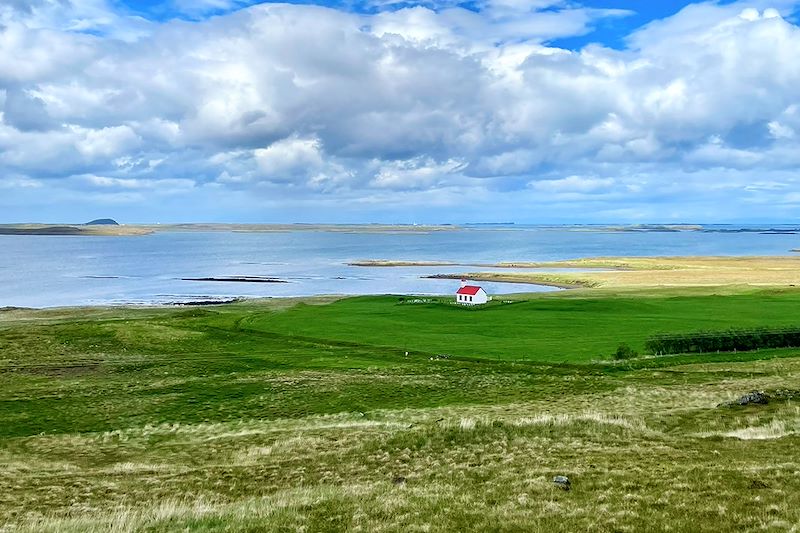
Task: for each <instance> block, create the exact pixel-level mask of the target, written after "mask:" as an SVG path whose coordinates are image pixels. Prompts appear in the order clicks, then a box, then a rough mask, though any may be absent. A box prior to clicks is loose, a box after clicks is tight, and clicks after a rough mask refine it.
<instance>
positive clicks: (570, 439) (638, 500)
mask: <svg viewBox="0 0 800 533" xmlns="http://www.w3.org/2000/svg"><path fill="white" fill-rule="evenodd" d="M798 308H800V292H795V291H771V292H764V291H760V292H749V293H742V294H731V295H726V296H713V295H711V296H710V295H698V294H694V295H693V294H691V293H651V294H648V295H647V297H641V298H633V297H630V296H624V295H623V296H609V295H605V296H596V297H578V296H575V295H570V296H560V297H537V298H534V299H531V300H526V301H519V302H515V303H508V304H504V303H501V302H495V303H494V304H493V305H490V306H487V307H486V308H484V309H480V310H469V309H461V308H455V307H452V306H450V305H447V304H444V303H438V302H435V301H434V302H427V303H417V302H415V300H413V299H412V300H404V301H403V302H400V301H399V300H398V299H397V298H388V297H374V298H352V299H344V300H335V299H328V300H326V299H316V300H306V301H304V302H301V303H298V302H294V301H287V300H283V301H275V302H264V303H243V304H235V305H228V306H220V307H213V308H202V309H200V308H197V309H194V308H190V309H120V308H118V309H82V310H49V311H23V310H7V311H0V530H2V531H37V532H38V531H108V530H116V531H129V530H144V531H164V530H186V529H190V530H201V531H226V530H228V531H263V530H288V531H295V530H305V531H337V530H357V531H358V530H360V531H455V530H481V531H582V530H597V531H643V530H647V531H658V530H672V531H746V530H752V531H757V530H769V531H791V530H796V529H797V527H798V526H800V464H798V463H799V462H800V454H798V451H797V449H798V444H800V436H799V435H800V403H798V402H799V401H800V400H798V396H797V394H798V393H797V390H798V389H800V381H799V380H800V350H794V349H786V350H770V351H760V352H753V353H738V354H724V353H723V354H714V355H711V356H673V357H668V358H659V359H647V358H644V359H640V360H635V361H632V362H626V363H614V362H612V361H609V360H608V359H604V358H605V357H606V356H607V355H608V354H609V353H610V352H611V351H612V350H613V348H614V347H616V345H617V344H618V343H619V342H628V343H629V344H631V345H632V346H634V347H639V346H640V343H641V342H643V339H644V338H645V337H646V336H647V334H649V333H650V332H666V331H675V332H678V331H694V330H697V329H707V328H710V327H714V326H715V325H720V326H725V327H727V326H732V325H742V326H774V325H776V324H797V321H795V318H794V317H795V316H797V313H796V311H795V310H796V309H798ZM406 351H408V352H409V353H408V355H406V354H405V352H406ZM444 354H447V355H446V356H445V355H444ZM754 389H760V390H766V391H768V392H775V391H779V390H780V391H782V392H781V393H780V395H779V396H780V399H778V400H775V401H772V402H771V403H770V404H768V405H765V406H745V407H718V404H720V403H722V402H726V401H730V400H733V399H735V398H737V397H738V396H740V395H742V394H744V393H745V392H748V391H750V390H754ZM560 474H563V475H567V476H569V477H570V479H571V480H572V483H573V490H571V491H569V492H564V491H561V490H560V489H558V488H557V487H556V486H554V485H553V483H552V482H551V480H552V478H553V476H555V475H560Z"/></svg>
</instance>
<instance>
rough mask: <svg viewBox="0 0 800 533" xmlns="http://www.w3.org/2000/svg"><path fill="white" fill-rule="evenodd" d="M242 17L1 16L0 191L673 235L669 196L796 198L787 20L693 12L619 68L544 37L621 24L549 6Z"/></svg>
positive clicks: (11, 5)
mask: <svg viewBox="0 0 800 533" xmlns="http://www.w3.org/2000/svg"><path fill="white" fill-rule="evenodd" d="M242 5H244V2H238V1H236V0H206V1H204V2H201V3H198V2H191V3H185V2H182V0H175V1H174V2H173V4H172V6H173V7H174V8H177V9H180V10H183V11H184V12H189V11H191V10H195V11H194V12H193V14H194V15H197V16H200V15H201V14H202V13H207V12H220V11H228V10H234V11H233V12H231V13H228V14H225V15H222V16H215V17H213V18H206V19H202V20H196V21H186V20H168V21H163V22H155V21H146V20H144V19H141V18H139V17H136V16H132V15H130V14H127V13H125V12H123V11H121V10H120V9H119V7H118V5H117V4H114V3H111V2H108V1H106V0H69V1H67V0H36V1H33V2H16V1H14V2H6V3H4V4H3V5H2V6H0V50H2V51H3V52H2V53H0V110H2V115H0V176H6V177H0V182H2V183H3V187H4V190H11V191H13V190H17V189H18V190H20V191H22V190H23V189H25V191H28V192H25V193H24V194H23V193H20V196H19V198H20V199H21V201H29V200H28V198H29V196H28V193H29V191H31V190H33V189H34V188H35V189H36V190H37V191H38V192H39V193H40V194H47V193H48V191H54V192H53V194H56V191H61V192H59V193H58V194H62V193H63V191H72V192H75V193H80V191H81V190H83V188H86V187H89V188H91V190H93V191H99V192H98V194H105V193H104V192H103V191H111V190H115V191H123V192H124V191H128V192H127V193H125V194H123V193H119V194H118V195H117V196H115V197H114V198H116V200H115V201H120V202H124V201H126V199H127V201H130V202H131V205H133V204H134V203H135V202H139V201H141V202H142V204H147V203H148V202H147V201H146V199H147V198H148V197H149V195H156V192H157V190H158V188H159V186H162V187H163V188H164V190H170V191H176V190H181V191H184V192H185V193H186V194H189V195H208V197H209V198H211V197H214V198H217V202H218V203H220V204H223V203H224V202H223V201H222V200H219V199H222V198H228V199H231V202H233V200H232V199H234V198H235V199H236V201H243V202H244V203H245V204H247V205H249V206H250V207H249V208H248V209H252V210H253V212H258V206H259V205H263V206H265V209H267V208H269V209H273V208H274V207H275V204H274V203H271V202H274V201H275V199H276V198H283V199H284V202H285V203H286V204H287V205H289V204H292V203H293V202H294V205H298V206H301V205H302V206H309V205H314V206H315V207H314V213H315V215H318V214H319V213H324V212H326V211H325V210H324V209H322V210H321V209H320V208H319V206H320V205H327V206H328V208H327V209H328V210H329V211H327V212H334V211H336V210H337V209H338V208H339V207H340V206H341V205H342V202H351V204H349V205H354V206H355V207H354V209H358V205H363V204H365V203H375V202H381V201H385V202H387V203H388V204H389V206H388V208H389V209H401V208H402V206H401V205H398V202H404V201H407V202H413V201H418V200H419V198H420V197H421V196H419V195H423V194H424V195H425V198H426V201H427V202H431V198H433V197H437V195H438V198H440V199H442V203H443V204H445V205H448V202H450V201H451V200H452V201H454V202H457V201H458V198H463V196H462V195H463V194H464V193H465V192H468V191H471V192H475V193H478V194H483V195H486V196H487V197H492V198H495V199H497V201H499V202H501V203H502V202H507V203H508V205H510V206H517V207H518V209H517V210H516V212H518V213H520V217H522V218H523V219H530V218H531V217H532V216H534V215H530V216H529V215H528V214H527V213H526V211H525V209H526V208H527V207H528V206H530V205H534V204H535V205H541V206H544V207H543V208H542V209H536V210H535V212H536V213H537V215H536V216H540V215H539V214H541V213H543V212H544V213H548V212H549V213H552V216H556V215H558V216H561V215H562V214H564V213H568V212H570V205H571V206H572V208H573V210H574V217H575V218H576V219H577V218H585V217H589V216H591V217H593V218H603V217H608V216H625V217H638V216H646V215H648V213H649V211H648V209H647V208H646V207H643V206H647V205H649V203H658V204H667V205H670V204H674V206H675V207H674V210H673V212H674V213H676V216H677V214H680V215H681V216H684V214H685V213H684V211H685V208H686V203H685V201H684V198H685V196H686V195H688V194H691V195H694V196H695V197H699V198H701V199H702V198H705V199H706V200H705V204H703V203H702V202H701V203H700V204H695V205H694V207H693V208H694V209H696V210H702V209H706V208H708V206H711V205H714V204H716V203H718V202H720V201H731V200H733V201H734V202H739V203H741V204H742V205H745V204H746V205H750V206H752V205H759V204H760V203H762V202H761V200H763V199H765V198H773V197H777V196H778V195H781V194H784V193H785V192H786V189H787V187H791V186H793V185H794V181H793V180H791V179H790V177H791V174H790V170H791V169H792V168H793V167H794V166H796V165H797V164H798V163H800V155H798V154H800V151H798V150H797V148H798V146H797V143H798V136H797V134H796V132H798V131H800V129H798V128H800V112H798V109H800V97H799V96H798V93H797V90H796V87H798V86H800V63H798V62H797V61H796V60H795V58H796V57H798V55H800V28H798V26H797V25H795V24H794V23H793V22H791V19H790V18H788V16H789V15H790V14H791V12H792V11H793V9H794V8H795V7H796V2H793V1H788V0H776V1H773V2H761V1H747V2H744V1H743V2H734V3H726V4H720V3H717V2H701V3H697V4H692V5H689V6H687V7H686V8H684V9H683V10H682V11H681V12H679V13H677V14H676V15H674V16H673V17H670V18H668V19H665V20H661V21H656V22H653V23H651V24H649V25H647V26H645V27H643V28H641V29H639V30H637V31H635V32H633V33H632V34H631V35H630V36H628V38H627V46H626V47H625V48H624V49H612V48H608V47H605V46H603V45H601V44H593V45H587V46H585V47H582V48H580V49H577V50H568V49H562V48H558V47H556V46H554V45H553V44H552V42H553V40H554V39H558V38H561V37H570V36H577V35H583V34H586V33H587V32H590V31H591V28H592V27H593V26H594V25H596V24H598V23H599V22H600V21H602V20H604V19H608V18H609V17H612V18H619V17H625V16H626V15H627V14H628V13H627V12H625V11H623V10H612V9H608V10H597V9H589V8H586V7H582V6H581V5H579V4H577V3H573V2H569V3H566V2H558V1H552V0H550V1H549V0H536V1H527V2H519V1H516V0H487V1H485V2H479V3H477V4H476V5H475V7H474V8H473V9H465V8H464V7H461V6H459V5H458V4H456V3H452V4H448V3H446V2H436V3H428V4H426V3H420V4H418V5H414V6H412V7H409V6H408V4H406V3H402V4H397V5H394V4H392V3H391V2H388V3H386V2H384V3H379V2H376V3H372V6H373V9H374V12H372V11H371V12H370V13H369V14H365V13H357V12H350V11H346V10H342V9H333V8H326V7H321V6H315V5H289V4H261V5H255V6H252V7H246V8H244V7H243V8H240V7H241V6H242ZM752 183H762V184H763V183H769V184H771V185H770V186H768V187H766V186H751V187H750V188H749V189H748V185H749V184H752ZM30 184H37V185H39V184H43V185H42V186H41V187H38V186H37V187H32V186H30ZM190 184H191V186H189V185H190ZM386 191H392V192H393V194H391V195H388V196H387V195H386ZM242 192H249V194H247V195H246V196H244V197H242V196H239V195H240V194H241V193H242ZM401 192H407V193H408V194H407V195H400V194H398V193H401ZM64 194H66V193H64ZM115 194H116V193H115ZM698 195H699V196H698ZM198 198H199V196H198ZM754 198H757V199H758V201H754ZM22 199H24V200H22ZM584 201H591V202H593V203H592V204H591V206H589V207H590V210H589V211H587V209H588V207H587V205H585V204H582V203H580V202H584ZM352 202H356V203H352ZM548 202H551V203H552V205H550V206H549V205H548ZM558 202H567V203H558ZM569 202H573V203H572V204H570V203H569ZM598 202H599V203H598ZM602 202H605V203H602ZM682 202H683V203H682ZM234 204H235V202H234V203H231V204H228V205H229V206H232V205H234ZM189 205H191V204H189ZM194 205H198V206H199V205H207V203H203V202H199V201H198V202H197V203H196V204H194ZM703 205H705V206H706V207H702V206H703ZM151 207H152V206H150V207H145V206H142V208H141V213H142V217H145V218H146V217H147V216H148V215H147V213H148V211H147V209H149V208H151ZM229 208H230V209H233V207H229ZM131 209H134V208H133V207H132V208H131ZM548 209H551V211H547V210H548ZM792 209H798V211H797V212H796V213H798V214H800V201H799V202H796V203H795V204H786V207H785V211H784V212H785V213H787V214H789V215H791V213H795V212H794V211H792ZM543 210H544V211H543ZM453 212H454V213H455V212H457V209H456V208H455V207H454V211H453ZM495 214H497V213H494V214H493V213H491V212H488V211H487V213H486V217H488V218H491V217H492V216H494V215H495ZM354 216H355V217H356V218H358V217H359V216H360V215H358V214H356V215H354ZM363 216H364V217H368V216H373V212H372V211H366V210H365V211H363ZM498 216H499V217H500V218H502V219H504V220H505V219H507V218H508V217H504V216H502V213H501V214H500V215H498ZM547 216H550V215H547ZM787 216H788V215H787ZM183 218H204V217H203V214H202V213H197V214H196V215H195V216H194V217H192V216H191V215H183ZM689 218H692V217H689ZM698 218H705V217H698Z"/></svg>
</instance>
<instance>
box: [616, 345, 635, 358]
mask: <svg viewBox="0 0 800 533" xmlns="http://www.w3.org/2000/svg"><path fill="white" fill-rule="evenodd" d="M636 357H639V353H638V352H637V351H636V350H634V349H633V348H631V347H630V346H628V345H627V344H625V343H624V342H623V343H622V344H620V345H619V347H618V348H617V351H616V352H614V359H616V360H617V361H622V360H625V359H634V358H636Z"/></svg>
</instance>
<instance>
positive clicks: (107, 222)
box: [84, 218, 119, 226]
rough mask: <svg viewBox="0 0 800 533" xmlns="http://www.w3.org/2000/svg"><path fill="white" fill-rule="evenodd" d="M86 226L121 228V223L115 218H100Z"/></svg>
mask: <svg viewBox="0 0 800 533" xmlns="http://www.w3.org/2000/svg"><path fill="white" fill-rule="evenodd" d="M84 225H85V226H119V223H118V222H117V221H116V220H114V219H113V218H98V219H95V220H92V221H91V222H87V223H86V224H84Z"/></svg>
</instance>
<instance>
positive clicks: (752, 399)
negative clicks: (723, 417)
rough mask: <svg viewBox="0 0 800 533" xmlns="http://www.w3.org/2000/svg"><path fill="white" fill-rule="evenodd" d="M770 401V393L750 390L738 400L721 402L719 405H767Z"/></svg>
mask: <svg viewBox="0 0 800 533" xmlns="http://www.w3.org/2000/svg"><path fill="white" fill-rule="evenodd" d="M768 403H769V395H767V393H766V392H763V391H752V392H748V393H747V394H745V395H744V396H742V397H741V398H739V399H738V400H735V401H732V402H726V403H721V404H719V407H735V406H737V405H751V404H755V405H766V404H768Z"/></svg>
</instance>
